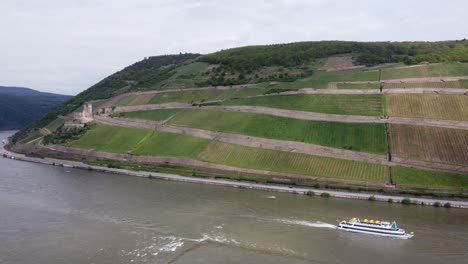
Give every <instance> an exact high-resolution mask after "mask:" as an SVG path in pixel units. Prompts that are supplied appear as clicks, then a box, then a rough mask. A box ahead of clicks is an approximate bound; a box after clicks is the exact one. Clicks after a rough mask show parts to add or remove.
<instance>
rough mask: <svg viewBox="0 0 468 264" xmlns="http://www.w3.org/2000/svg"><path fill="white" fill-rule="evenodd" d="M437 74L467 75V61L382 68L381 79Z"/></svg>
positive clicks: (422, 76) (435, 75) (432, 75)
mask: <svg viewBox="0 0 468 264" xmlns="http://www.w3.org/2000/svg"><path fill="white" fill-rule="evenodd" d="M439 76H468V63H437V64H429V65H425V66H414V67H401V68H389V69H384V70H382V75H381V79H382V80H388V79H402V78H424V77H439Z"/></svg>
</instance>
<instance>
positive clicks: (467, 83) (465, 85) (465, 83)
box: [458, 80, 468, 88]
mask: <svg viewBox="0 0 468 264" xmlns="http://www.w3.org/2000/svg"><path fill="white" fill-rule="evenodd" d="M458 82H459V83H460V87H461V88H468V80H459V81H458Z"/></svg>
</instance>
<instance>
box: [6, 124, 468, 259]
mask: <svg viewBox="0 0 468 264" xmlns="http://www.w3.org/2000/svg"><path fill="white" fill-rule="evenodd" d="M9 134H11V132H0V140H1V139H2V138H5V137H6V136H7V135H9ZM353 216H357V217H367V218H374V219H384V220H396V221H397V222H398V223H399V224H400V225H401V226H402V227H404V228H405V229H406V230H408V231H413V232H414V233H415V237H413V238H412V239H408V240H402V239H392V238H384V237H376V236H370V235H364V234H354V233H347V232H343V231H339V230H336V229H335V228H334V226H333V225H334V224H336V220H337V219H346V218H350V217H353ZM467 261H468V210H463V209H445V208H432V207H423V206H405V205H399V204H387V203H382V202H369V201H356V200H346V199H336V198H335V199H333V198H332V199H326V198H321V197H307V196H303V195H294V194H283V193H273V192H264V191H257V190H246V189H236V188H231V187H219V186H211V185H202V184H189V183H179V182H170V181H163V180H155V179H147V178H137V177H129V176H121V175H112V174H105V173H97V172H92V171H85V170H77V169H70V168H62V167H53V166H48V165H40V164H35V163H28V162H21V161H15V160H10V159H5V158H0V263H34V264H37V263H49V264H54V263H60V264H62V263H179V264H182V263H379V264H383V263H467Z"/></svg>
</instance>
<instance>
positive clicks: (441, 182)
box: [392, 166, 468, 189]
mask: <svg viewBox="0 0 468 264" xmlns="http://www.w3.org/2000/svg"><path fill="white" fill-rule="evenodd" d="M392 178H393V181H394V182H395V183H396V184H397V185H404V186H410V187H428V188H465V189H466V188H468V175H467V174H455V173H448V172H440V171H428V170H420V169H414V168H407V167H400V166H396V167H392Z"/></svg>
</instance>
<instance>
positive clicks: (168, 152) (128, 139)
mask: <svg viewBox="0 0 468 264" xmlns="http://www.w3.org/2000/svg"><path fill="white" fill-rule="evenodd" d="M208 143H209V140H207V139H203V138H197V137H192V136H187V135H180V134H173V133H163V132H157V131H153V130H146V129H137V128H127V127H115V126H107V125H102V124H97V125H96V127H94V128H92V129H91V130H89V131H87V132H86V134H85V135H83V136H82V137H81V138H80V139H78V140H76V141H72V142H70V143H68V144H67V145H68V146H71V147H77V148H84V149H93V150H98V151H105V152H111V153H132V154H134V155H148V156H176V157H188V158H194V157H196V156H197V155H198V153H199V152H200V151H202V150H203V149H204V148H205V146H206V145H207V144H208Z"/></svg>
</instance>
